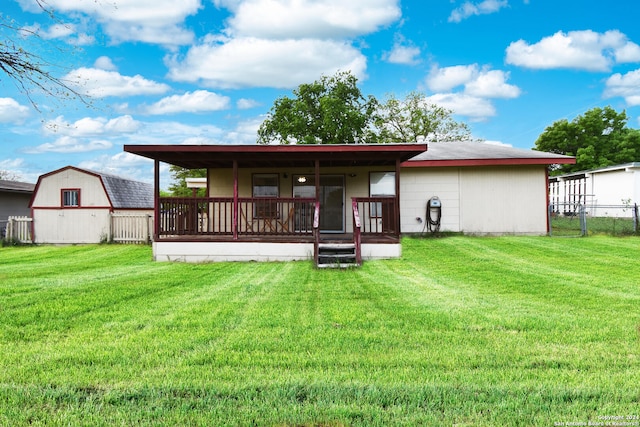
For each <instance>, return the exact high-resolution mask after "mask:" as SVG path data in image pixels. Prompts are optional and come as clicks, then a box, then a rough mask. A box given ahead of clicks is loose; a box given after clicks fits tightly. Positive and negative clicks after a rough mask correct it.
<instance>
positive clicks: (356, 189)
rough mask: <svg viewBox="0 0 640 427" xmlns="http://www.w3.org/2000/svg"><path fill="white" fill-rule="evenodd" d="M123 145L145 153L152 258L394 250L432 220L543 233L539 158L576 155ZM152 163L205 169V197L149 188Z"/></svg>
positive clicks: (318, 257) (339, 256) (326, 261)
mask: <svg viewBox="0 0 640 427" xmlns="http://www.w3.org/2000/svg"><path fill="white" fill-rule="evenodd" d="M124 150H125V151H127V152H129V153H133V154H137V155H140V156H144V157H147V158H150V159H153V160H154V162H155V179H154V181H155V191H156V197H157V202H156V205H155V212H154V215H155V221H154V223H155V230H154V242H153V252H154V258H155V259H156V260H159V261H169V260H180V261H223V260H227V261H242V260H294V259H314V260H315V261H316V263H317V264H319V265H330V264H338V265H339V264H342V263H343V262H346V261H348V262H353V263H356V264H358V263H360V262H361V260H362V259H373V258H393V257H399V256H401V245H400V237H401V235H402V234H411V233H423V232H426V231H427V230H428V229H434V228H435V227H438V228H439V229H440V230H442V231H459V232H460V231H461V232H467V233H481V234H487V233H492V234H493V233H497V234H503V233H513V234H545V233H546V232H547V230H548V222H547V206H548V205H547V167H548V165H550V164H556V163H573V162H574V161H575V160H574V159H573V158H571V157H567V156H561V155H556V154H550V153H542V152H537V151H529V150H519V149H513V148H509V147H501V146H496V145H488V144H480V143H435V144H431V145H430V146H429V147H428V150H427V145H426V144H374V145H368V144H351V145H199V146H195V145H125V147H124ZM160 162H164V163H168V164H171V165H177V166H180V167H183V168H189V169H198V168H206V169H207V170H208V173H207V181H206V186H207V194H208V197H202V198H196V197H189V198H170V197H168V198H165V197H159V180H160V179H159V174H160V172H159V171H160ZM428 202H429V203H430V205H429V207H428V205H427V203H428Z"/></svg>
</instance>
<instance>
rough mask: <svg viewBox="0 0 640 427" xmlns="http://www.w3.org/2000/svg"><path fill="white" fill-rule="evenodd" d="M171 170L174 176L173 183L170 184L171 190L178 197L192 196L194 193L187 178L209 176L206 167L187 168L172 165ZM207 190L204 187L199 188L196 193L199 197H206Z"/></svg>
mask: <svg viewBox="0 0 640 427" xmlns="http://www.w3.org/2000/svg"><path fill="white" fill-rule="evenodd" d="M169 170H170V171H171V177H172V178H173V183H172V184H171V185H170V186H169V191H171V194H172V195H173V196H176V197H191V196H192V195H193V191H192V190H191V189H190V188H187V178H204V177H206V176H207V170H206V169H185V168H181V167H180V166H175V165H171V166H170V167H169ZM205 192H206V191H205V189H204V188H199V189H198V191H197V194H196V195H197V196H198V197H205V196H206V195H205Z"/></svg>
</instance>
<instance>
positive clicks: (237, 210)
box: [154, 197, 401, 265]
mask: <svg viewBox="0 0 640 427" xmlns="http://www.w3.org/2000/svg"><path fill="white" fill-rule="evenodd" d="M158 206H159V207H160V209H159V210H156V215H157V220H156V229H155V238H154V257H155V259H156V260H165V261H176V260H177V261H194V262H203V261H214V260H215V261H261V260H280V261H287V260H303V259H314V260H315V262H316V265H320V264H321V262H322V259H326V256H323V251H324V250H325V249H326V248H328V247H333V248H335V247H336V244H340V245H338V246H341V247H343V248H344V247H347V246H348V247H350V248H351V249H352V251H353V252H352V254H353V255H352V257H353V262H354V264H356V265H360V264H361V262H362V260H363V259H372V258H393V257H399V256H400V251H401V247H400V235H399V224H398V218H399V214H398V202H397V199H396V198H395V197H367V198H353V199H352V203H351V217H352V224H351V226H350V227H349V229H348V230H346V231H341V232H325V231H323V230H322V227H321V220H320V216H321V215H320V212H321V206H320V202H319V201H317V200H315V199H303V198H265V197H257V198H235V199H234V198H209V197H207V198H160V199H159V203H158ZM361 212H362V213H361Z"/></svg>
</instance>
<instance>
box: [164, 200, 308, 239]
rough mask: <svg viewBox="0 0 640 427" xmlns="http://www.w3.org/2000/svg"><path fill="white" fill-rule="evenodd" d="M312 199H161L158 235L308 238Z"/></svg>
mask: <svg viewBox="0 0 640 427" xmlns="http://www.w3.org/2000/svg"><path fill="white" fill-rule="evenodd" d="M314 203H315V199H310V198H282V197H278V198H275V197H274V198H271V197H240V198H238V209H237V212H238V214H237V215H238V218H237V221H236V223H237V230H235V231H236V234H234V221H233V215H234V209H233V198H232V197H195V198H194V197H163V198H160V211H159V221H158V222H159V227H158V234H159V236H184V235H190V236H197V235H208V236H215V235H221V236H233V235H238V236H243V235H244V236H249V235H250V236H260V235H264V236H269V235H271V236H276V235H277V236H287V235H296V236H304V235H308V236H311V235H312V234H313V214H314Z"/></svg>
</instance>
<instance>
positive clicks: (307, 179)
mask: <svg viewBox="0 0 640 427" xmlns="http://www.w3.org/2000/svg"><path fill="white" fill-rule="evenodd" d="M315 193H316V184H315V177H314V176H313V175H311V176H309V175H294V176H293V197H315V195H316V194H315ZM318 200H319V201H320V231H321V232H322V233H344V175H320V195H319V197H318Z"/></svg>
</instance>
